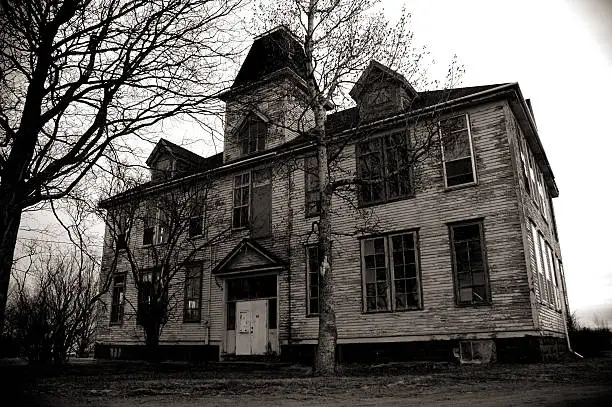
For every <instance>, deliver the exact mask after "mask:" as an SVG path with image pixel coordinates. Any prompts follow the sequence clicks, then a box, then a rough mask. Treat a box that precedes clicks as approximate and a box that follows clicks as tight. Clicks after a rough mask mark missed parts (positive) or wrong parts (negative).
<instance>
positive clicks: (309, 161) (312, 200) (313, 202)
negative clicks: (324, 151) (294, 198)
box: [304, 155, 321, 216]
mask: <svg viewBox="0 0 612 407" xmlns="http://www.w3.org/2000/svg"><path fill="white" fill-rule="evenodd" d="M304 178H305V179H304V181H305V184H306V188H305V189H306V199H305V202H306V216H315V215H318V214H319V213H320V212H321V193H320V191H319V159H318V157H317V156H316V155H313V156H310V157H306V158H304Z"/></svg>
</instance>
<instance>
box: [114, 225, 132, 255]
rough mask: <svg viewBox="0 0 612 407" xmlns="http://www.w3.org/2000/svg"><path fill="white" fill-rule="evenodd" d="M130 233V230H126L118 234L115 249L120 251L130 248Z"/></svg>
mask: <svg viewBox="0 0 612 407" xmlns="http://www.w3.org/2000/svg"><path fill="white" fill-rule="evenodd" d="M128 235H129V230H126V231H125V232H122V233H119V234H118V235H117V241H116V242H115V250H117V251H119V250H127V248H128V241H127V239H128Z"/></svg>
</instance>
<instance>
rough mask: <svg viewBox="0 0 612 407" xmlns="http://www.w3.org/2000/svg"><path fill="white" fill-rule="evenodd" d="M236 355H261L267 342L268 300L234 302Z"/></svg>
mask: <svg viewBox="0 0 612 407" xmlns="http://www.w3.org/2000/svg"><path fill="white" fill-rule="evenodd" d="M236 328H237V329H236V355H263V354H264V353H266V345H267V343H268V300H256V301H238V302H236Z"/></svg>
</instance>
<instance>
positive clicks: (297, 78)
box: [220, 26, 314, 162]
mask: <svg viewBox="0 0 612 407" xmlns="http://www.w3.org/2000/svg"><path fill="white" fill-rule="evenodd" d="M306 76H307V75H306V56H305V54H304V50H303V48H302V45H301V43H300V40H299V39H298V38H297V37H296V36H295V35H294V34H293V33H291V31H290V30H289V29H288V28H287V27H285V26H279V27H277V28H275V29H273V30H270V31H268V32H266V33H264V34H262V35H260V36H258V37H256V38H255V40H254V41H253V44H252V45H251V48H250V50H249V52H248V54H247V56H246V58H245V60H244V62H243V63H242V66H241V67H240V70H239V71H238V74H237V75H236V78H235V79H234V83H233V84H232V86H231V87H230V89H229V90H228V91H226V92H224V93H223V94H221V95H220V99H221V100H222V101H224V102H225V103H226V109H225V132H224V143H223V144H224V146H223V154H224V155H223V161H224V162H229V161H234V160H237V159H241V158H242V157H245V156H247V155H250V154H253V153H255V152H260V151H263V150H267V149H271V148H274V147H277V146H279V145H281V144H283V143H285V142H287V141H289V140H291V139H293V138H295V137H296V136H297V135H298V134H299V132H300V131H305V130H308V129H309V128H310V127H312V123H311V121H312V120H311V119H312V118H313V117H314V116H313V115H312V114H309V112H308V110H309V107H308V104H307V103H306V100H307V99H306ZM264 129H265V131H264ZM264 133H265V140H262V139H261V135H263V134H264Z"/></svg>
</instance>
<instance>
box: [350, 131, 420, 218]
mask: <svg viewBox="0 0 612 407" xmlns="http://www.w3.org/2000/svg"><path fill="white" fill-rule="evenodd" d="M412 134H413V133H412V132H410V131H408V130H406V129H402V130H399V131H398V130H394V131H388V132H385V133H381V134H377V135H375V136H372V137H368V138H367V139H365V140H362V141H360V142H358V143H356V144H355V157H356V160H355V161H356V166H357V176H358V178H360V179H365V177H364V174H365V172H364V171H366V170H364V168H365V167H366V166H365V165H364V164H363V162H364V161H365V160H366V159H367V158H366V157H369V156H372V155H375V154H380V172H381V173H380V175H379V176H378V177H372V176H371V173H368V175H369V176H368V181H369V182H370V184H371V185H375V184H379V185H380V186H381V191H382V192H381V196H380V198H379V199H376V200H372V199H371V200H368V201H365V200H364V198H363V192H362V188H363V187H364V186H363V185H360V186H359V187H358V190H357V201H358V204H359V207H368V206H374V205H380V204H383V203H388V202H395V201H401V200H404V199H409V198H413V197H414V195H415V193H414V168H413V166H412V165H410V166H409V168H408V170H407V171H408V175H407V176H408V192H406V193H404V194H399V193H398V195H397V196H393V197H392V196H391V193H390V186H389V185H390V182H391V177H393V176H400V179H402V178H401V175H400V173H401V171H402V169H401V168H399V167H400V165H399V163H396V164H397V166H398V168H396V169H395V171H393V172H391V171H390V169H389V155H388V154H389V151H390V150H393V148H392V147H394V146H389V143H388V141H387V140H390V139H392V138H393V137H397V136H400V137H401V136H403V138H404V142H405V145H406V150H407V151H412V139H411V137H412ZM374 143H376V144H377V149H376V150H370V151H367V152H364V150H365V148H364V147H363V146H364V145H366V144H370V145H374ZM396 161H397V160H396Z"/></svg>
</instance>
